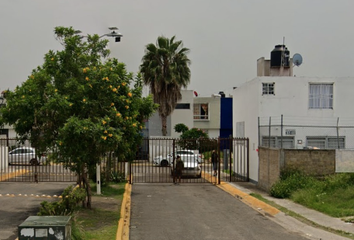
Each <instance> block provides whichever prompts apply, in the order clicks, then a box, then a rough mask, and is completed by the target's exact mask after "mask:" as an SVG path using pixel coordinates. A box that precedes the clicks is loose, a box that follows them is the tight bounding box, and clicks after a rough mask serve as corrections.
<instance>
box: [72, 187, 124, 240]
mask: <svg viewBox="0 0 354 240" xmlns="http://www.w3.org/2000/svg"><path fill="white" fill-rule="evenodd" d="M124 186H125V183H115V184H108V185H107V186H103V187H102V190H101V192H102V195H94V196H92V209H91V210H90V209H84V208H80V209H79V210H77V211H76V212H74V214H73V220H74V221H73V229H72V235H73V237H72V239H73V240H81V239H82V240H96V239H97V240H98V239H99V240H112V239H116V234H117V227H118V220H119V218H120V207H121V203H122V199H123V194H124ZM92 192H93V193H94V192H96V187H95V186H94V184H93V186H92Z"/></svg>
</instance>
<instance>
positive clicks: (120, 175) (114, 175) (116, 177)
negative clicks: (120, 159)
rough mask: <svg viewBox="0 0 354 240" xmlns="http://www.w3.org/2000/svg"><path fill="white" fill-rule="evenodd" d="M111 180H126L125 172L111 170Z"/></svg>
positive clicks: (117, 181)
mask: <svg viewBox="0 0 354 240" xmlns="http://www.w3.org/2000/svg"><path fill="white" fill-rule="evenodd" d="M111 181H112V182H114V183H120V182H126V179H125V174H124V173H121V172H112V174H111Z"/></svg>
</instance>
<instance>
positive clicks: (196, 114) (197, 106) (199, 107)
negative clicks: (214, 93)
mask: <svg viewBox="0 0 354 240" xmlns="http://www.w3.org/2000/svg"><path fill="white" fill-rule="evenodd" d="M203 107H204V108H203ZM205 107H206V109H205ZM203 113H204V114H203ZM209 115H210V106H209V103H194V104H193V120H194V121H209V120H210V118H209Z"/></svg>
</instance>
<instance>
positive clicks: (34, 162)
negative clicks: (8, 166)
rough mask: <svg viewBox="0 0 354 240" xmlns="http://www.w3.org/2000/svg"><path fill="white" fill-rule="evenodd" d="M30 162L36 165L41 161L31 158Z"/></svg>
mask: <svg viewBox="0 0 354 240" xmlns="http://www.w3.org/2000/svg"><path fill="white" fill-rule="evenodd" d="M30 164H31V165H32V166H34V165H39V162H38V161H37V159H31V161H30Z"/></svg>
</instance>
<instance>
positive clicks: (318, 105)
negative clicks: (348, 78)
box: [308, 83, 334, 110]
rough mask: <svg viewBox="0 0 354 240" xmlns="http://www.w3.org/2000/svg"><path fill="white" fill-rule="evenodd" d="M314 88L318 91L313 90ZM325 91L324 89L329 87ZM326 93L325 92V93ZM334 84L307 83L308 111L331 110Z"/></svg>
mask: <svg viewBox="0 0 354 240" xmlns="http://www.w3.org/2000/svg"><path fill="white" fill-rule="evenodd" d="M315 86H316V87H318V89H315ZM329 86H330V88H329V89H326V87H329ZM326 91H327V92H326ZM333 96H334V83H309V95H308V97H309V109H330V110H332V109H333V99H334V97H333Z"/></svg>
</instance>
